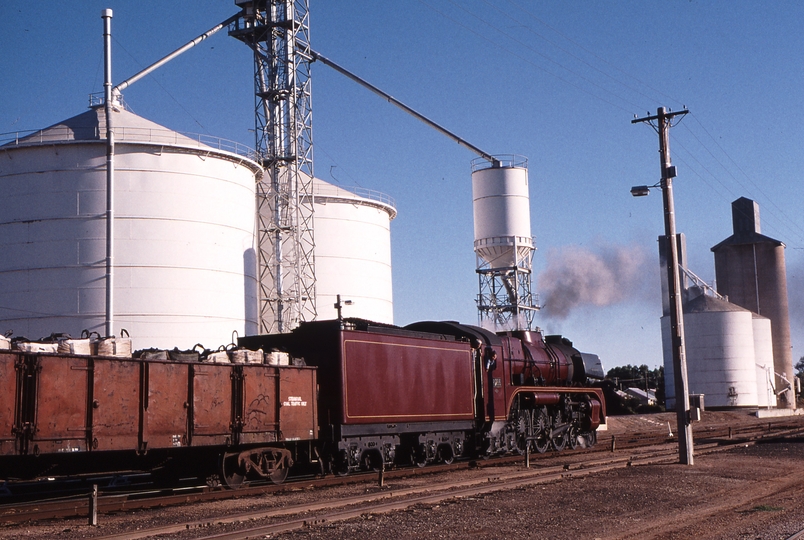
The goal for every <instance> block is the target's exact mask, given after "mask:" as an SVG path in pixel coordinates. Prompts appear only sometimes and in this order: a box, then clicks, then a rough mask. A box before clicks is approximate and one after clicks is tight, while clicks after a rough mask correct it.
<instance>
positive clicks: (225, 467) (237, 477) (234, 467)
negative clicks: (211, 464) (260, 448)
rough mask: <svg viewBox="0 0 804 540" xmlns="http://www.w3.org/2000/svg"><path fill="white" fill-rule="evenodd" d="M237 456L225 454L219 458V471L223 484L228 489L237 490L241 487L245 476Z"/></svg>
mask: <svg viewBox="0 0 804 540" xmlns="http://www.w3.org/2000/svg"><path fill="white" fill-rule="evenodd" d="M238 455H239V454H229V453H225V454H223V455H222V456H221V460H220V469H221V478H223V483H224V484H226V486H227V487H228V488H230V489H237V488H239V487H240V486H242V485H243V481H244V480H245V479H246V475H245V474H243V470H242V468H241V467H240V463H238Z"/></svg>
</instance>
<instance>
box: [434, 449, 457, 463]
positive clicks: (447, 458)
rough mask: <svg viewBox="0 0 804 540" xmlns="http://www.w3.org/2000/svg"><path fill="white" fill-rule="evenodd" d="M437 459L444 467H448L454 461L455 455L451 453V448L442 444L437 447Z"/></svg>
mask: <svg viewBox="0 0 804 540" xmlns="http://www.w3.org/2000/svg"><path fill="white" fill-rule="evenodd" d="M438 457H439V458H440V459H441V462H442V463H444V464H445V465H450V464H451V463H452V462H453V461H455V454H454V453H453V452H452V447H451V446H450V445H448V444H442V445H441V446H439V447H438Z"/></svg>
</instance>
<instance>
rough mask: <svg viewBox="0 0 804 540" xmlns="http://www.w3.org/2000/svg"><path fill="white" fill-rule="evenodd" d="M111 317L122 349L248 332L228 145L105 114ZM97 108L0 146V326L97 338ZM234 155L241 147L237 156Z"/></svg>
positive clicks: (241, 160)
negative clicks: (110, 142) (110, 165)
mask: <svg viewBox="0 0 804 540" xmlns="http://www.w3.org/2000/svg"><path fill="white" fill-rule="evenodd" d="M113 115H114V116H113V123H114V126H115V139H116V148H115V159H116V163H115V174H116V186H115V190H114V205H115V214H114V222H115V228H114V235H113V244H114V247H115V258H114V262H113V272H114V277H115V279H114V283H115V286H114V291H115V295H114V298H115V300H114V306H113V308H114V314H115V317H114V321H115V326H114V329H113V331H114V332H115V333H118V332H119V331H120V329H121V328H126V329H127V330H128V331H129V332H130V334H131V335H132V337H133V338H134V344H135V346H136V347H139V348H142V347H174V346H179V347H187V348H189V347H192V346H193V345H194V344H195V343H197V342H199V341H201V342H202V343H204V344H206V345H208V346H217V345H219V344H225V343H228V342H229V341H230V340H231V335H232V331H233V330H236V331H238V332H239V333H241V334H243V333H254V332H256V329H257V327H256V320H257V277H256V275H257V274H256V254H255V181H256V180H257V179H258V178H259V177H260V176H261V174H262V169H261V168H260V166H259V165H257V163H255V162H254V161H252V160H251V159H249V158H248V157H246V156H245V155H243V154H244V152H241V148H240V147H239V146H237V145H235V144H234V143H228V142H225V141H222V140H218V139H214V138H211V137H209V138H205V139H204V140H199V139H198V138H191V137H188V136H184V135H181V134H179V133H176V132H174V131H171V130H169V129H167V128H165V127H163V126H161V125H158V124H156V123H154V122H151V121H149V120H146V119H144V118H141V117H139V116H137V115H135V114H133V113H131V112H129V111H127V110H125V109H124V108H122V107H116V108H114V112H113ZM105 119H106V116H105V113H104V108H103V107H95V108H91V109H90V110H89V111H87V112H85V113H83V114H80V115H78V116H75V117H73V118H70V119H68V120H65V121H63V122H60V123H58V124H56V125H53V126H51V127H49V128H47V129H44V130H41V131H38V132H35V133H33V134H31V135H28V136H26V137H21V138H16V139H14V140H12V141H11V142H9V143H7V144H5V145H4V146H2V147H0V189H2V192H3V196H2V197H0V216H2V218H0V249H2V251H3V253H4V257H3V258H2V259H1V260H0V306H1V307H0V325H2V330H3V331H5V330H6V329H11V330H13V331H14V333H15V334H16V335H25V336H27V337H29V338H38V337H40V336H43V335H49V334H50V333H51V332H66V333H70V334H72V335H80V334H81V332H82V330H84V329H87V330H90V331H98V332H99V333H101V334H102V333H104V320H105V283H106V280H105V278H104V276H105V270H106V265H105V257H106V228H105V223H106V219H105V218H106V212H107V207H106V138H105V133H106V121H105ZM242 150H245V148H242Z"/></svg>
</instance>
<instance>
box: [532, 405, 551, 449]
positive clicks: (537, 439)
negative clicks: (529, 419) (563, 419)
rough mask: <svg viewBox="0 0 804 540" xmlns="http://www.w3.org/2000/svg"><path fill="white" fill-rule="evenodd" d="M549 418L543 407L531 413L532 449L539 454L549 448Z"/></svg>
mask: <svg viewBox="0 0 804 540" xmlns="http://www.w3.org/2000/svg"><path fill="white" fill-rule="evenodd" d="M549 433H550V417H549V416H548V415H547V410H546V409H545V408H544V407H540V408H539V409H537V410H535V411H533V447H534V448H535V449H536V451H537V452H539V453H540V454H544V453H545V452H547V449H548V448H549V447H550V435H549Z"/></svg>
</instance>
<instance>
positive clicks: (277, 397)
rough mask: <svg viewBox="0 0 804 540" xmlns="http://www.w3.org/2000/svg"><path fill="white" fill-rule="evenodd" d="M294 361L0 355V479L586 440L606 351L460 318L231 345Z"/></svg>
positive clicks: (337, 460) (387, 462)
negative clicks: (586, 350)
mask: <svg viewBox="0 0 804 540" xmlns="http://www.w3.org/2000/svg"><path fill="white" fill-rule="evenodd" d="M238 345H239V346H240V347H244V348H246V349H251V350H258V349H262V350H263V351H265V353H266V357H267V358H283V359H286V360H287V361H286V362H283V363H287V364H289V365H269V364H231V363H211V362H203V361H200V362H180V361H170V360H145V359H142V358H115V357H104V356H96V355H89V356H86V355H61V354H51V353H29V352H22V351H15V350H11V351H0V481H3V480H16V479H25V478H38V477H54V476H68V475H74V474H81V473H90V472H99V471H108V472H124V471H148V470H150V471H166V472H168V473H169V474H170V475H172V476H174V477H178V476H181V475H185V474H194V475H196V476H198V477H200V478H206V479H208V480H212V481H215V480H217V479H220V480H222V481H223V482H224V483H225V484H227V485H228V486H230V487H237V486H238V485H239V484H240V483H241V482H242V481H244V480H245V479H252V478H259V477H265V478H269V479H271V480H273V481H274V482H281V481H283V480H284V479H285V478H286V476H287V474H288V470H289V469H290V467H291V466H293V465H294V464H295V465H296V466H297V467H298V468H309V467H314V468H315V470H316V471H317V472H319V473H322V474H323V473H327V472H334V473H338V474H347V473H349V472H351V471H356V470H360V469H378V468H381V467H391V466H394V465H396V464H407V463H413V464H416V465H419V466H424V465H426V464H428V463H432V462H447V463H448V462H451V461H452V460H453V459H455V458H459V457H483V456H490V455H495V454H502V453H506V452H512V451H519V452H525V451H528V450H532V451H536V452H544V451H546V450H547V449H548V448H553V449H555V450H559V451H560V450H563V449H564V448H565V447H567V446H569V447H571V448H574V447H575V446H576V445H577V444H583V445H592V444H594V443H595V440H596V435H595V434H596V430H597V429H598V428H599V427H601V426H603V427H605V419H606V413H605V404H604V401H603V394H602V391H601V390H600V389H599V388H593V387H590V386H589V385H588V383H589V382H590V379H595V378H599V379H602V378H603V372H602V368H601V367H600V364H599V361H598V360H597V357H596V356H594V355H585V354H582V353H580V352H578V351H577V350H576V349H574V348H573V347H572V344H571V343H570V342H569V341H568V340H566V339H563V338H561V337H559V336H547V337H546V338H544V337H543V336H542V335H541V333H540V332H539V331H516V332H501V333H499V334H494V333H492V332H489V331H487V330H484V329H481V328H478V327H475V326H469V325H461V324H458V323H455V322H420V323H414V324H411V325H408V326H407V327H405V328H400V327H396V326H390V325H382V324H378V323H372V322H369V321H366V320H362V319H339V320H331V321H315V322H309V323H302V324H301V325H300V326H299V327H298V328H296V329H295V330H293V331H292V332H290V333H288V334H275V335H257V336H247V337H242V338H239V339H238Z"/></svg>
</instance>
